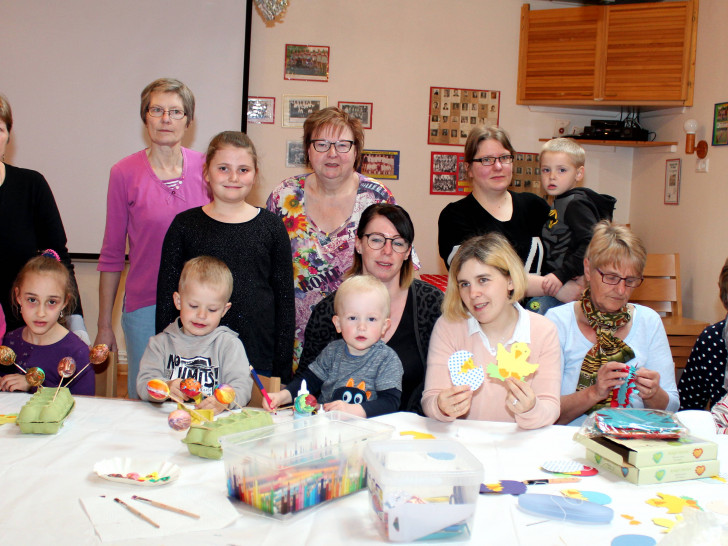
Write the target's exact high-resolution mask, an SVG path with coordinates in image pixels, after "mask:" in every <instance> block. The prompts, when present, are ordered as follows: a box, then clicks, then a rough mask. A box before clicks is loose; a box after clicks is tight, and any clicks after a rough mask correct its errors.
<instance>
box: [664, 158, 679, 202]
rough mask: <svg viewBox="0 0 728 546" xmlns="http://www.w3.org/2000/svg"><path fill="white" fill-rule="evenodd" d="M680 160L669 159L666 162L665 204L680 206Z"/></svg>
mask: <svg viewBox="0 0 728 546" xmlns="http://www.w3.org/2000/svg"><path fill="white" fill-rule="evenodd" d="M680 170H681V169H680V160H679V159H668V160H667V161H666V162H665V204H666V205H679V204H680Z"/></svg>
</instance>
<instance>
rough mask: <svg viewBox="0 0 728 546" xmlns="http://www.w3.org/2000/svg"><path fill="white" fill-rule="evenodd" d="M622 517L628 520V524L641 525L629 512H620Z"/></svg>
mask: <svg viewBox="0 0 728 546" xmlns="http://www.w3.org/2000/svg"><path fill="white" fill-rule="evenodd" d="M620 515H621V516H622V517H623V518H624V519H626V520H627V521H629V524H630V525H642V522H641V521H637V520H636V519H634V516H630V515H629V514H620Z"/></svg>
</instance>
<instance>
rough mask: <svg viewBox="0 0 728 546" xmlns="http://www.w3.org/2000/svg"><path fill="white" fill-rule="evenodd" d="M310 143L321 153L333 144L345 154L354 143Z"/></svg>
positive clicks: (314, 141) (349, 141)
mask: <svg viewBox="0 0 728 546" xmlns="http://www.w3.org/2000/svg"><path fill="white" fill-rule="evenodd" d="M311 144H313V149H314V150H316V151H317V152H321V153H324V152H328V151H329V148H331V145H332V144H333V145H334V150H336V151H337V152H339V153H340V154H345V153H346V152H348V151H349V150H351V147H352V146H353V145H354V141H353V140H337V141H336V142H331V141H330V140H312V141H311ZM380 248H381V247H380Z"/></svg>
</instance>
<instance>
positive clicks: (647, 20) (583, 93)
mask: <svg viewBox="0 0 728 546" xmlns="http://www.w3.org/2000/svg"><path fill="white" fill-rule="evenodd" d="M698 1H699V0H687V1H682V2H665V3H646V4H644V3H643V4H628V5H619V6H589V7H583V8H565V9H549V10H534V11H531V9H530V5H529V4H524V5H523V7H522V8H521V40H520V51H519V56H518V99H517V103H518V104H541V105H594V104H595V103H598V104H599V105H620V106H692V104H693V81H694V77H695V44H696V38H697V36H696V34H697V26H698Z"/></svg>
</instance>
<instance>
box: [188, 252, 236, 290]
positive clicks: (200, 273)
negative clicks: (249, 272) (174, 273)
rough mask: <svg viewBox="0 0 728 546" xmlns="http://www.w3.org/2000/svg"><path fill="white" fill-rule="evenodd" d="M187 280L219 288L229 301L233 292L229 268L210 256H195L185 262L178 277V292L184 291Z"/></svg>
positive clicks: (231, 275)
mask: <svg viewBox="0 0 728 546" xmlns="http://www.w3.org/2000/svg"><path fill="white" fill-rule="evenodd" d="M188 282H197V283H199V284H205V285H208V286H212V287H215V288H220V290H222V291H223V295H224V296H225V301H230V296H231V295H232V293H233V274H232V273H231V272H230V268H229V267H228V266H227V265H226V264H225V262H223V261H222V260H220V259H218V258H214V257H212V256H197V257H196V258H192V259H191V260H188V261H187V262H185V266H184V267H183V268H182V274H181V275H180V277H179V285H178V290H179V292H180V294H181V293H183V292H184V289H185V286H186V285H187V283H188Z"/></svg>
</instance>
